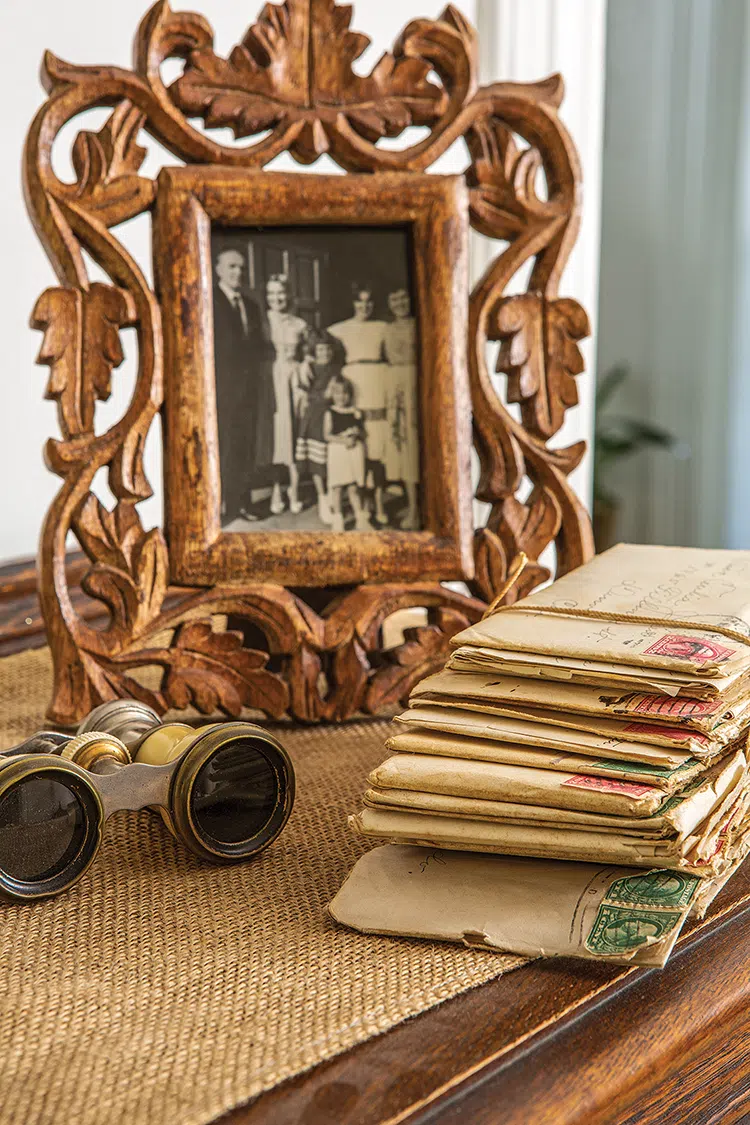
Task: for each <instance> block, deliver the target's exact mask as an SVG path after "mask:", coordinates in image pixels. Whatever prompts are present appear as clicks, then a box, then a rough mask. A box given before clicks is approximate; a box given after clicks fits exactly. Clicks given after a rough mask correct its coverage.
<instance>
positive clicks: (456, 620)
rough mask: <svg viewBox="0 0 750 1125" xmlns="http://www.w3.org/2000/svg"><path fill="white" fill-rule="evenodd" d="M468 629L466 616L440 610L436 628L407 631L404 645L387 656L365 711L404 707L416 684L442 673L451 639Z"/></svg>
mask: <svg viewBox="0 0 750 1125" xmlns="http://www.w3.org/2000/svg"><path fill="white" fill-rule="evenodd" d="M468 625H469V619H468V618H467V617H465V616H464V615H463V614H461V613H456V612H455V610H450V609H441V610H438V613H437V622H436V624H434V625H422V626H420V627H419V628H417V629H405V630H404V636H405V637H406V641H405V643H404V644H402V645H399V646H398V648H395V649H392V650H391V651H390V652H388V653H386V654H385V655H386V659H387V663H386V664H385V665H384V666H383V667H382V668H380V669H378V671H377V672H376V673H375V675H374V676H373V677H372V679H371V681H370V687H369V689H368V692H367V696H366V698H365V710H366V711H369V712H375V711H380V710H385V709H386V708H389V707H396V706H399V705H401V706H403V705H405V704H406V702H407V700H408V698H409V693H410V692H411V689H412V688H413V687H414V685H415V684H417V683H418V682H419V681H420V680H422V679H424V677H425V676H429V675H431V674H432V673H433V672H439V671H440V670H441V669H442V667H443V666H444V664H445V661H446V659H447V656H448V653H449V651H450V644H449V642H450V638H451V637H452V636H453V634H454V633H458V632H459V630H461V629H465V628H467V626H468Z"/></svg>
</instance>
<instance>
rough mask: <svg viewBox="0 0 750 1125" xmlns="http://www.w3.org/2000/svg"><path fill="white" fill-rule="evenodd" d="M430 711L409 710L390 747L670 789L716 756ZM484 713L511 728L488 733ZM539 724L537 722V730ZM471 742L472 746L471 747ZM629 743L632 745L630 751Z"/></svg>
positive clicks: (400, 720) (468, 714) (446, 710)
mask: <svg viewBox="0 0 750 1125" xmlns="http://www.w3.org/2000/svg"><path fill="white" fill-rule="evenodd" d="M432 711H433V709H432V708H418V707H415V708H413V709H412V710H410V711H405V712H404V713H403V715H401V716H399V717H398V719H397V723H398V725H397V726H396V727H395V733H394V734H392V735H391V736H390V738H389V739H387V741H386V744H385V745H386V748H387V749H388V750H392V751H393V752H394V753H399V752H404V753H408V754H447V755H448V756H449V757H454V758H478V759H481V760H483V761H488V762H507V763H508V764H510V765H517V766H536V767H537V768H538V769H569V770H570V771H572V772H577V773H594V774H597V773H598V774H601V776H602V777H610V776H613V775H614V776H622V777H626V778H627V777H629V776H632V778H633V780H634V781H645V782H646V783H647V784H651V785H656V786H657V787H658V788H660V789H664V790H665V791H666V792H668V793H671V792H673V791H674V789H675V787H676V786H677V785H682V784H683V783H684V782H685V781H686V780H687V779H688V778H690V777H692V776H693V774H695V773H699V772H700V771H701V770H702V769H704V768H705V766H706V763H707V761H709V760H713V759H708V758H704V759H698V758H694V757H693V756H692V755H691V754H689V753H687V752H684V751H679V750H671V751H668V750H663V749H662V748H661V747H659V746H646V745H639V744H638V743H627V742H622V741H619V740H618V744H617V745H616V746H608V745H603V743H606V742H607V741H608V740H607V739H605V738H598V739H597V738H596V737H595V736H593V735H589V734H588V732H586V731H575V732H574V731H570V730H568V729H567V728H561V727H546V725H544V724H541V723H540V724H534V723H525V724H521V723H516V722H515V721H514V720H512V719H502V718H501V719H498V718H497V717H494V716H491V715H487V716H483V715H479V714H476V713H475V712H470V711H460V710H457V711H456V712H455V714H456V715H457V716H458V719H457V720H454V719H453V717H452V716H453V712H452V711H450V710H449V708H447V707H446V708H444V709H442V711H443V713H444V714H445V716H446V719H445V722H444V723H443V724H441V723H440V714H441V708H437V707H436V708H434V713H435V715H436V716H437V717H436V718H435V719H433V718H432V714H431V713H432ZM428 712H430V717H429V718H428V720H427V722H423V721H421V716H422V715H423V714H425V713H428ZM449 714H450V716H451V718H450V719H449V718H448V715H449ZM412 716H413V717H412ZM464 717H466V719H467V720H468V721H467V723H466V724H462V723H461V722H460V719H462V718H464ZM485 718H486V719H487V721H488V723H492V724H495V726H496V727H500V724H501V723H502V722H507V723H508V726H509V728H510V729H508V730H503V731H502V733H498V732H497V731H496V730H494V729H493V730H492V733H491V734H490V733H489V732H488V729H487V725H486V724H485V723H483V721H482V720H483V719H485ZM522 725H523V726H525V727H526V728H528V729H527V730H522V731H521V732H520V733H521V738H519V739H518V741H514V735H516V734H518V733H519V731H518V728H519V727H520V726H522ZM535 727H538V733H537V731H536V730H535V729H534V728H535ZM548 731H549V732H551V733H548ZM485 735H486V737H485ZM556 735H559V736H560V737H556ZM587 739H588V740H590V741H587ZM613 741H614V740H613ZM467 745H470V746H471V747H472V749H471V751H469V750H468V749H467ZM630 747H633V749H632V752H631V753H629V749H630Z"/></svg>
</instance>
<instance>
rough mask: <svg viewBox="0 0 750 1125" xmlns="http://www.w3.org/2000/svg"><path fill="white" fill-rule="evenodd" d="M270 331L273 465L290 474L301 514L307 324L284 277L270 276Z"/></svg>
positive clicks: (278, 493) (293, 505)
mask: <svg viewBox="0 0 750 1125" xmlns="http://www.w3.org/2000/svg"><path fill="white" fill-rule="evenodd" d="M266 304H267V306H268V311H267V316H268V327H269V331H270V335H271V342H272V343H273V346H274V350H275V352H276V357H275V359H274V363H273V389H274V395H275V398H276V409H275V411H274V416H273V464H274V466H282V465H283V466H285V467H286V469H287V470H288V472H289V510H290V511H291V512H293V513H294V514H295V515H298V514H299V513H300V512H301V511H302V505H301V504H300V502H299V497H298V494H297V488H298V484H299V471H298V468H297V463H296V461H295V459H294V452H295V441H296V436H295V425H296V420H297V417H298V414H299V405H300V402H301V400H302V398H303V395H304V390H305V372H306V367H305V366H304V365H303V364H302V362H301V360H302V358H303V357H302V351H303V348H304V342H305V339H306V337H307V331H308V328H307V322H306V321H304V320H303V319H302V317H300V316H295V315H294V313H292V312H290V310H289V291H288V285H287V278H286V276H285V275H284V274H280V273H275V274H271V276H270V277H269V279H268V282H267V284H266ZM284 507H285V505H284V499H283V495H282V488H281V481H280V480H278V479H277V480H275V481H274V484H273V491H272V493H271V511H272V512H273V514H274V515H275V516H277V515H279V514H280V513H281V512H283V511H284Z"/></svg>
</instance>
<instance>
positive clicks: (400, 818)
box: [349, 792, 750, 879]
mask: <svg viewBox="0 0 750 1125" xmlns="http://www.w3.org/2000/svg"><path fill="white" fill-rule="evenodd" d="M746 800H747V793H746V792H745V793H743V794H740V796H739V797H738V798H736V803H737V809H736V810H735V809H734V808H732V809H731V810H729V812H728V813H727V815H726V817H725V818H724V820H723V821H722V823H721V824H720V825H718V826H717V831H716V833H715V839H714V840H713V841H712V846H711V848H709V849H707V848H705V847H702V846H701V845H702V843H703V840H704V834H703V833H696V834H695V835H694V836H688V837H686V838H676V837H671V838H670V837H665V838H654V837H651V836H643V835H642V836H635V835H632V834H630V833H628V832H616V831H612V830H605V831H600V832H597V831H594V830H591V829H590V828H584V827H582V826H574V825H571V824H564V825H554V824H549V823H548V824H543V823H536V824H518V823H516V822H514V821H505V820H472V819H468V818H461V817H455V816H447V815H446V816H442V815H437V814H435V813H425V812H417V811H414V810H409V809H388V808H372V807H366V808H363V809H362V811H361V812H359V813H357V814H356V815H354V816H350V817H349V824H350V826H351V828H352V829H353V830H354V831H355V832H357V833H358V834H359V835H361V836H366V837H368V838H373V839H380V840H381V841H388V842H390V843H393V844H416V845H419V846H420V847H437V848H447V849H449V850H455V851H468V852H489V853H499V854H502V855H515V856H534V857H536V858H538V859H564V860H577V861H580V862H583V863H591V862H600V863H617V864H624V865H628V866H632V867H664V868H669V869H670V870H675V871H686V872H689V873H691V874H693V875H697V876H698V877H699V878H707V879H710V878H714V877H718V876H722V875H724V874H725V873H726V871H727V870H728V868H729V867H730V866H731V865H732V864H733V863H734V862H736V861H737V859H738V858H740V857H741V856H744V855H745V854H746V853H747V850H748V848H749V847H750V839H748V835H747V824H746V820H747V817H746V809H745V805H746ZM736 814H737V815H736ZM714 849H715V850H714Z"/></svg>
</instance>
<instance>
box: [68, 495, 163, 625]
mask: <svg viewBox="0 0 750 1125" xmlns="http://www.w3.org/2000/svg"><path fill="white" fill-rule="evenodd" d="M73 528H74V530H75V533H76V535H77V537H78V541H79V542H80V544H81V546H82V547H83V549H84V551H85V552H86V554H87V555H88V557H89V558H90V559H92V561H93V562H94V566H93V567H92V568H91V570H89V571H87V572H86V574H85V575H84V577H83V579H82V580H81V585H82V587H83V589H84V590H85V591H86V593H87V594H89V595H90V596H91V597H93V598H98V599H99V600H100V601H103V602H104V603H105V604H106V605H107V606H108V607H109V610H110V613H111V615H112V623H113V627H114V628H116V629H117V630H119V631H120V632H121V633H122V637H123V640H124V641H128V640H130V639H132V638H134V637H137V636H139V635H140V634H141V633H142V632H143V631H144V630H145V629H146V628H147V627H148V625H149V624H150V622H151V621H153V619H154V618H155V617H156V616H157V615H158V613H159V611H160V609H161V605H162V602H163V600H164V595H165V593H166V589H167V582H168V556H167V546H166V543H165V542H164V538H163V536H162V534H161V532H160V531H159V530H158V528H152V530H151V531H147V532H144V530H143V527H142V526H141V521H140V519H139V517H138V514H137V512H136V510H135V505H134V504H132V503H131V502H129V501H122V502H121V503H119V504H118V505H117V506H116V507H115V509H114V511H112V512H110V511H109V510H108V509H107V508H105V507H104V505H103V504H102V503H101V502H100V501H99V500H97V498H96V497H95V496H94V495H93V494H92V493H89V494H88V496H86V498H85V499H84V501H83V502H82V503H81V504H80V505H79V507H78V509H77V512H76V515H75V517H74V519H73Z"/></svg>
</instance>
